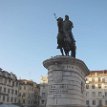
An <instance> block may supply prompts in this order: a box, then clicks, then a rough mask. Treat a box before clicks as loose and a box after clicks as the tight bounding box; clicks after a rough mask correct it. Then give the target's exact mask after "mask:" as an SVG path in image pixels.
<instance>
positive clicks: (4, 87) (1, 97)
mask: <svg viewBox="0 0 107 107" xmlns="http://www.w3.org/2000/svg"><path fill="white" fill-rule="evenodd" d="M17 98H18V82H17V77H16V76H15V75H14V74H13V73H8V72H7V71H4V70H2V69H1V68H0V103H5V104H12V103H13V104H17V103H18V99H17Z"/></svg>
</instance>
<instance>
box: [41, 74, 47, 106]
mask: <svg viewBox="0 0 107 107" xmlns="http://www.w3.org/2000/svg"><path fill="white" fill-rule="evenodd" d="M47 93H48V78H47V76H42V77H41V82H40V102H39V104H40V107H46V103H47Z"/></svg>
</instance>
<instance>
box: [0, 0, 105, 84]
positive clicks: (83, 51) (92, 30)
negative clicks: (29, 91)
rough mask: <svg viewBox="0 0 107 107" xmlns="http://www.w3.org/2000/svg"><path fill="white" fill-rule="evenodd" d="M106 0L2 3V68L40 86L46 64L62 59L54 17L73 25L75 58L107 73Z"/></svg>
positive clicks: (0, 0) (4, 0)
mask: <svg viewBox="0 0 107 107" xmlns="http://www.w3.org/2000/svg"><path fill="white" fill-rule="evenodd" d="M106 10H107V0H0V68H2V69H3V70H6V71H8V72H13V73H14V74H16V76H17V78H18V79H28V80H33V81H35V82H37V83H40V78H41V76H43V75H47V70H46V69H45V68H44V67H43V61H44V60H46V59H48V58H51V57H52V56H56V55H61V53H60V51H59V50H58V49H56V47H57V39H56V36H57V32H58V31H57V30H58V28H57V23H56V19H55V17H54V15H53V14H54V13H56V16H57V17H62V18H64V16H65V15H69V17H70V20H71V21H72V22H73V24H74V28H73V31H72V32H73V35H74V38H75V40H76V46H77V51H76V58H78V59H80V60H82V61H84V63H85V64H86V65H87V67H88V68H89V69H90V70H106V69H107V12H106Z"/></svg>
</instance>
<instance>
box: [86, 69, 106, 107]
mask: <svg viewBox="0 0 107 107" xmlns="http://www.w3.org/2000/svg"><path fill="white" fill-rule="evenodd" d="M86 105H87V107H107V70H102V71H91V72H90V74H89V75H88V76H87V77H86Z"/></svg>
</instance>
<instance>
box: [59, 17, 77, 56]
mask: <svg viewBox="0 0 107 107" xmlns="http://www.w3.org/2000/svg"><path fill="white" fill-rule="evenodd" d="M57 25H58V35H57V44H58V46H57V49H60V51H61V54H62V55H63V56H64V52H65V55H66V56H69V52H70V51H71V56H72V57H74V58H75V50H76V46H75V43H74V42H70V43H69V42H68V41H67V39H66V36H65V33H64V31H63V19H62V18H61V17H59V18H58V19H57ZM71 41H72V40H71ZM63 51H64V52H63Z"/></svg>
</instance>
